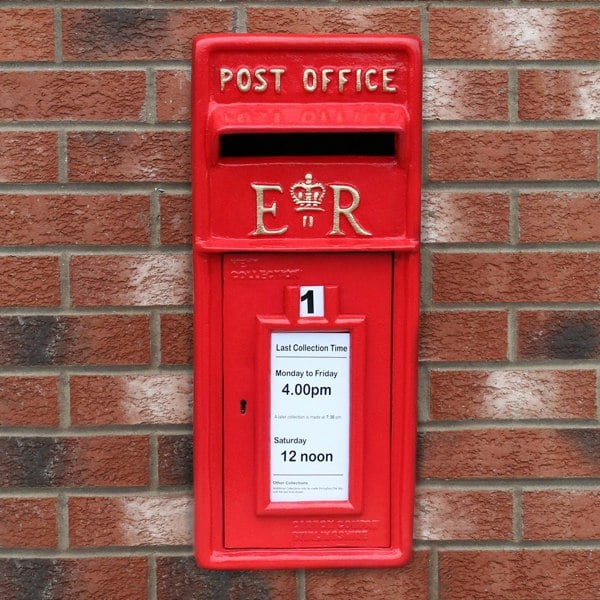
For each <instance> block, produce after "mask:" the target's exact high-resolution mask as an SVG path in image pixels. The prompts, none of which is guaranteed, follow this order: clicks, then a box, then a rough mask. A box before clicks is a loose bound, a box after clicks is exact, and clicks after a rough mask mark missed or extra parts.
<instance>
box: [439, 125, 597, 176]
mask: <svg viewBox="0 0 600 600" xmlns="http://www.w3.org/2000/svg"><path fill="white" fill-rule="evenodd" d="M597 155H598V142H597V135H596V132H595V131H432V132H430V133H429V161H430V162H429V177H430V178H431V179H432V180H434V181H442V180H446V181H502V180H531V181H540V180H545V179H550V180H553V179H590V180H595V179H596V177H597V173H596V162H597Z"/></svg>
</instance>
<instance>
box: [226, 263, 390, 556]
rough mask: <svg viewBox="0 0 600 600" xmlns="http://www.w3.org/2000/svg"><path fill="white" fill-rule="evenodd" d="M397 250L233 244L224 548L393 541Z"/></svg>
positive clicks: (373, 544)
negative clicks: (241, 247) (241, 248)
mask: <svg viewBox="0 0 600 600" xmlns="http://www.w3.org/2000/svg"><path fill="white" fill-rule="evenodd" d="M393 260H394V259H393V255H392V253H385V252H373V253H364V254H357V253H351V254H350V253H336V254H334V253H274V254H268V253H240V254H236V253H232V254H225V255H224V256H223V312H222V314H223V388H224V389H223V402H224V409H223V415H224V423H223V436H224V439H223V443H224V464H223V470H224V489H223V494H224V546H225V548H229V549H236V548H239V549H248V548H298V549H301V548H318V547H332V546H334V547H335V546H338V547H347V546H351V547H387V546H389V545H390V443H391V440H390V436H391V432H390V423H391V414H390V413H391V406H392V403H391V400H390V396H391V351H392V350H391V331H392V272H393Z"/></svg>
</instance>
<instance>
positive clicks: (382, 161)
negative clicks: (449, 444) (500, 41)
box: [192, 35, 421, 569]
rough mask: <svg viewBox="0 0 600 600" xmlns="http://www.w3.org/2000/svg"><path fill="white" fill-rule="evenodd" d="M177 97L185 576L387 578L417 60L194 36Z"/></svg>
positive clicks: (396, 474)
mask: <svg viewBox="0 0 600 600" xmlns="http://www.w3.org/2000/svg"><path fill="white" fill-rule="evenodd" d="M192 85H193V101H192V104H193V111H192V115H193V116H192V119H193V123H192V139H193V142H192V147H193V252H194V295H195V296H194V297H195V300H194V302H195V304H194V328H195V330H194V342H195V358H194V382H195V383H194V411H195V412H194V486H195V488H194V495H195V549H196V557H197V560H198V562H199V564H200V565H202V566H204V567H208V568H220V569H248V568H312V567H359V566H360V567H368V566H393V565H402V564H405V563H406V562H407V561H408V560H409V559H410V553H411V539H412V518H413V497H414V470H415V415H416V408H415V405H416V400H415V398H416V351H417V320H418V297H419V214H420V160H421V150H420V137H421V105H420V102H421V50H420V42H419V40H418V39H416V38H412V37H407V36H351V35H342V36H338V35H336V36H294V35H208V36H200V37H198V38H196V39H195V41H194V51H193V81H192Z"/></svg>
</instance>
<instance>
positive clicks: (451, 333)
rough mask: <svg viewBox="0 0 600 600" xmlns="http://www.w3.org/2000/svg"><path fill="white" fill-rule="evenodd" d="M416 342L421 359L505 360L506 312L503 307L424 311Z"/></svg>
mask: <svg viewBox="0 0 600 600" xmlns="http://www.w3.org/2000/svg"><path fill="white" fill-rule="evenodd" d="M420 343H421V349H420V357H421V359H422V360H428V361H464V360H469V361H473V360H478V361H481V360H505V359H506V352H507V314H506V312H504V311H489V312H488V311H486V312H472V311H468V312H446V311H440V312H429V313H424V314H423V315H422V316H421V323H420Z"/></svg>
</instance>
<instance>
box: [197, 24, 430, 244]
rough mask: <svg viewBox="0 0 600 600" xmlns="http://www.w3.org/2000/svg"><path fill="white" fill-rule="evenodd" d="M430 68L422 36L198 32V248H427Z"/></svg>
mask: <svg viewBox="0 0 600 600" xmlns="http://www.w3.org/2000/svg"><path fill="white" fill-rule="evenodd" d="M421 69H422V67H421V43H420V40H418V39H417V38H414V37H409V36H363V35H324V36H318V35H255V34H215V35H206V36H199V37H198V38H196V39H195V40H194V50H193V81H192V90H193V93H192V138H193V162H194V165H193V178H194V241H195V245H196V247H197V248H198V249H200V250H204V251H227V250H232V251H238V250H309V249H310V250H341V249H344V250H360V249H373V250H376V249H397V248H403V247H404V248H409V247H414V246H415V245H416V240H417V239H418V229H419V216H418V215H419V212H420V208H419V201H420V160H421V155H420V128H421ZM288 205H289V206H288ZM323 213H330V214H323Z"/></svg>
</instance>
